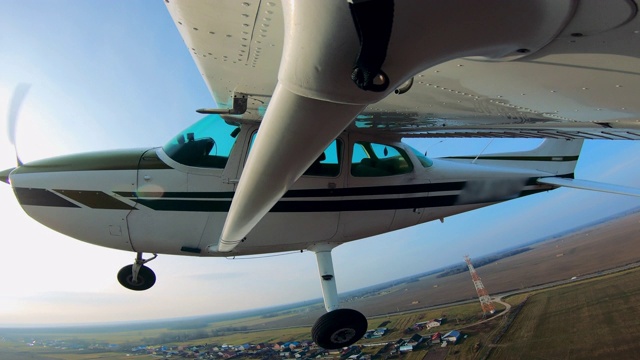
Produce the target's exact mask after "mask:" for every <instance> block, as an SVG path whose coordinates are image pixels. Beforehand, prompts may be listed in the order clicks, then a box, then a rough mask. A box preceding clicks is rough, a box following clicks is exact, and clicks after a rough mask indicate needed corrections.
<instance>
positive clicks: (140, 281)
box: [118, 253, 158, 291]
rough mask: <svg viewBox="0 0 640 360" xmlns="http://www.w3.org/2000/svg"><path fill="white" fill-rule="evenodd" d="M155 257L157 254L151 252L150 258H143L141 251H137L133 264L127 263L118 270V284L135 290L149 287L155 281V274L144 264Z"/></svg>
mask: <svg viewBox="0 0 640 360" xmlns="http://www.w3.org/2000/svg"><path fill="white" fill-rule="evenodd" d="M157 257H158V255H157V254H153V257H152V258H150V259H146V260H145V259H143V258H142V253H138V254H137V255H136V260H135V261H134V263H133V265H127V266H125V267H123V268H122V269H120V271H118V281H119V282H120V285H122V286H124V287H126V288H127V289H129V290H135V291H142V290H147V289H149V288H151V287H152V286H153V284H155V283H156V274H154V273H153V270H151V269H149V268H148V267H146V266H144V264H146V263H148V262H149V261H151V260H153V259H155V258H157Z"/></svg>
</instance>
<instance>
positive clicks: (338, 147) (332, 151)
mask: <svg viewBox="0 0 640 360" xmlns="http://www.w3.org/2000/svg"><path fill="white" fill-rule="evenodd" d="M257 134H258V132H257V131H256V132H254V133H253V135H251V142H250V143H249V152H251V148H252V147H253V142H254V141H255V139H256V135H257ZM341 159H342V141H341V140H340V139H336V140H333V142H332V143H331V144H329V146H328V147H327V148H326V149H325V150H324V152H323V153H322V154H320V156H319V157H318V158H317V159H316V160H315V161H314V162H313V164H311V166H309V168H308V169H307V171H305V172H304V174H302V175H303V176H327V177H337V176H338V175H340V166H341V164H342V162H341Z"/></svg>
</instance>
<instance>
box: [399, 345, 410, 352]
mask: <svg viewBox="0 0 640 360" xmlns="http://www.w3.org/2000/svg"><path fill="white" fill-rule="evenodd" d="M398 350H399V351H400V352H410V351H413V346H411V345H402V346H400V349H398Z"/></svg>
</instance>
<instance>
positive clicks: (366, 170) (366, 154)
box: [351, 141, 413, 177]
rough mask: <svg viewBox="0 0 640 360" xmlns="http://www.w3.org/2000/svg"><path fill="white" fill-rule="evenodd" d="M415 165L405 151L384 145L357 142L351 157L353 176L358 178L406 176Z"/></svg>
mask: <svg viewBox="0 0 640 360" xmlns="http://www.w3.org/2000/svg"><path fill="white" fill-rule="evenodd" d="M412 170H413V165H412V164H411V161H410V160H409V158H408V157H407V154H406V153H405V152H404V150H402V149H400V148H398V147H395V146H391V145H384V144H377V143H372V142H365V141H357V142H356V143H355V144H354V145H353V154H352V156H351V175H353V176H357V177H373V176H391V175H400V174H406V173H409V172H411V171H412Z"/></svg>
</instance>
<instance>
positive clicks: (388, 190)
mask: <svg viewBox="0 0 640 360" xmlns="http://www.w3.org/2000/svg"><path fill="white" fill-rule="evenodd" d="M572 175H573V174H567V175H563V176H562V177H573V176H572ZM536 180H537V178H530V179H527V182H526V185H527V186H532V185H537V183H536ZM465 184H466V182H464V181H456V182H449V183H435V184H417V185H394V186H377V187H359V188H344V189H309V190H290V191H288V192H287V193H286V194H285V196H284V197H283V198H282V199H281V200H280V201H278V203H276V204H275V205H274V206H273V208H272V209H271V212H333V211H369V210H394V209H412V208H427V207H444V206H453V205H467V204H468V203H461V202H460V201H459V199H458V194H439V193H446V192H451V191H461V190H463V189H464V187H465ZM552 188H553V187H551V186H540V187H538V188H535V189H527V190H523V191H521V192H520V194H518V195H517V196H513V197H511V198H515V197H519V196H526V195H531V194H535V193H538V192H542V191H547V190H550V189H552ZM14 190H15V191H16V196H17V197H18V200H19V201H20V202H21V203H22V204H24V205H38V206H72V207H78V206H77V205H74V204H73V203H70V202H69V201H67V200H66V199H63V198H61V197H60V196H58V195H57V194H55V193H53V192H50V191H48V190H45V189H26V188H16V189H14ZM56 191H59V192H60V193H63V194H64V195H65V196H69V197H70V198H72V199H73V200H74V201H78V202H79V203H82V204H84V205H86V206H87V207H90V208H94V209H122V210H124V209H131V206H130V205H129V204H126V203H124V202H123V201H122V200H119V199H118V197H122V198H125V199H127V200H130V201H134V202H137V203H139V204H140V205H143V206H145V207H148V208H150V209H153V210H158V211H195V212H228V211H229V208H230V206H231V200H232V198H233V195H234V192H230V191H227V192H164V193H161V192H140V193H135V192H115V193H114V194H116V196H111V195H108V194H106V193H103V192H96V191H77V190H73V191H69V190H56ZM382 195H385V196H398V195H414V196H412V197H401V198H399V197H392V198H389V197H387V198H382V199H353V198H351V199H349V197H355V196H382ZM328 197H339V198H342V199H326V198H328ZM107 198H108V200H107ZM323 198H324V199H323ZM345 198H347V199H345ZM508 199H510V198H480V199H477V200H476V201H475V202H474V203H490V202H499V201H504V200H508ZM23 200H24V201H23ZM57 204H59V205H57Z"/></svg>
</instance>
